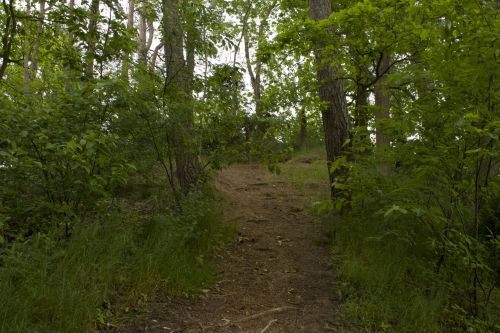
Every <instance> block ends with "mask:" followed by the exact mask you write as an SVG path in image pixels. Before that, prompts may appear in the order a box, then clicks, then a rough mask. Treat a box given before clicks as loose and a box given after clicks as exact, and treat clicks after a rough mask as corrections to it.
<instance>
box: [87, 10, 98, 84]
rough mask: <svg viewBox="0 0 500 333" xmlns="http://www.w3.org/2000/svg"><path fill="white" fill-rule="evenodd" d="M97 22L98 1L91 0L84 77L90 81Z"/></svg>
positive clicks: (92, 73)
mask: <svg viewBox="0 0 500 333" xmlns="http://www.w3.org/2000/svg"><path fill="white" fill-rule="evenodd" d="M98 20H99V0H92V2H91V4H90V10H89V26H88V37H87V52H86V54H85V77H86V78H87V79H92V78H93V76H94V59H95V53H96V44H97V38H98V37H99V36H98V31H97V22H98Z"/></svg>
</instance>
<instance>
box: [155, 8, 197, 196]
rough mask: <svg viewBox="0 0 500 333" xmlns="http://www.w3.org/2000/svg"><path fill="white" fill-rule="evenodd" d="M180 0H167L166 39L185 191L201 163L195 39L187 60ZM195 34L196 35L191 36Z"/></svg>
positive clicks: (178, 159)
mask: <svg viewBox="0 0 500 333" xmlns="http://www.w3.org/2000/svg"><path fill="white" fill-rule="evenodd" d="M178 11H179V8H178V0H163V39H164V41H163V43H164V52H165V66H166V72H167V76H166V80H167V84H168V85H169V87H170V97H171V98H170V100H169V105H170V113H171V119H172V121H173V124H172V144H173V147H172V148H173V151H174V154H175V164H176V178H177V181H178V184H179V187H180V189H181V191H183V192H184V193H186V192H188V191H189V189H191V188H192V187H193V186H194V185H196V183H197V181H198V179H199V176H200V172H201V167H200V164H199V161H198V156H197V153H196V152H197V146H196V140H195V138H194V133H193V131H194V130H193V129H194V114H193V95H192V82H190V81H192V78H193V71H194V42H193V41H192V40H191V39H190V40H188V41H187V43H186V44H187V46H188V48H187V57H188V59H187V61H186V60H185V59H184V31H183V30H182V26H181V22H180V19H179V14H178ZM191 37H192V36H191Z"/></svg>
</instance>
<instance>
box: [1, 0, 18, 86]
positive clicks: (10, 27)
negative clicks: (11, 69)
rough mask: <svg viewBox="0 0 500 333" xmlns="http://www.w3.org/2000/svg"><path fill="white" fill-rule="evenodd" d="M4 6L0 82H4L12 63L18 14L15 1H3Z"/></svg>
mask: <svg viewBox="0 0 500 333" xmlns="http://www.w3.org/2000/svg"><path fill="white" fill-rule="evenodd" d="M2 6H3V9H4V11H5V16H6V17H5V26H4V30H3V35H2V65H0V82H1V81H2V80H3V77H4V75H5V71H6V70H7V65H8V64H9V62H10V61H11V59H10V53H11V52H12V42H13V40H14V36H15V35H16V32H17V31H16V27H17V22H16V13H15V9H14V0H10V1H9V3H8V4H7V2H6V1H5V0H2Z"/></svg>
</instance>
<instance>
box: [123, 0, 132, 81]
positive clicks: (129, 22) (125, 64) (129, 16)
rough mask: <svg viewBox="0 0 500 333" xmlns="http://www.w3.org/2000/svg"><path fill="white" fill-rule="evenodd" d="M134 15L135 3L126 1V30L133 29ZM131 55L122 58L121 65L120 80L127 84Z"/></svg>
mask: <svg viewBox="0 0 500 333" xmlns="http://www.w3.org/2000/svg"><path fill="white" fill-rule="evenodd" d="M134 14H135V3H134V0H128V13H127V29H128V30H132V29H134ZM130 62H131V54H130V53H128V52H127V54H125V56H124V58H123V63H122V72H121V76H122V78H123V79H124V80H125V81H127V82H128V72H129V68H130Z"/></svg>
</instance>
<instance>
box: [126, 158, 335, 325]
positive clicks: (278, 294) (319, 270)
mask: <svg viewBox="0 0 500 333" xmlns="http://www.w3.org/2000/svg"><path fill="white" fill-rule="evenodd" d="M296 163H297V162H296ZM301 163H310V162H309V161H304V162H301ZM313 186H318V187H321V186H325V184H315V185H313ZM216 188H217V189H218V190H219V191H220V192H222V194H223V195H224V196H225V197H226V200H227V206H226V209H225V220H226V221H227V223H233V224H234V223H236V225H237V230H238V231H237V237H236V238H235V240H234V241H233V242H232V243H231V244H229V245H228V246H227V247H226V248H225V250H223V251H221V252H219V253H218V254H217V255H216V256H215V257H214V260H213V261H214V264H215V265H216V267H217V272H218V282H217V283H216V285H215V286H213V287H212V288H211V289H206V290H203V293H202V294H201V295H200V296H197V297H191V298H176V299H173V300H171V301H169V302H168V303H166V305H163V306H159V307H158V309H154V311H153V313H152V314H151V316H149V319H148V320H147V321H146V322H143V323H141V324H136V325H135V326H134V327H129V328H127V329H126V330H125V331H123V332H143V331H147V332H169V333H173V332H183V333H188V332H206V333H214V332H252V333H253V332H256V333H264V332H267V333H272V332H287V333H295V332H311V333H314V332H344V331H345V330H344V329H343V328H342V327H341V326H339V325H338V324H337V321H336V319H335V318H336V311H337V309H338V306H339V303H338V301H337V300H336V296H335V285H334V282H335V276H334V270H333V266H332V260H331V254H330V245H329V244H330V243H329V240H328V237H327V230H326V229H327V228H326V225H325V224H324V223H321V222H320V221H319V218H318V217H317V216H315V214H314V213H312V212H311V211H310V209H309V207H310V206H311V202H310V201H311V200H310V198H309V197H308V196H305V195H304V194H303V193H302V192H301V191H299V190H298V189H297V188H296V187H294V186H292V185H291V183H290V182H289V181H287V179H286V178H285V177H280V176H276V175H274V174H272V173H270V172H268V171H267V170H266V169H265V167H263V166H261V165H258V164H237V165H232V166H231V167H229V168H228V169H226V170H223V171H222V172H220V174H219V176H218V177H217V180H216ZM313 190H314V189H313ZM323 190H324V189H323ZM318 191H320V189H319V188H318Z"/></svg>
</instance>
